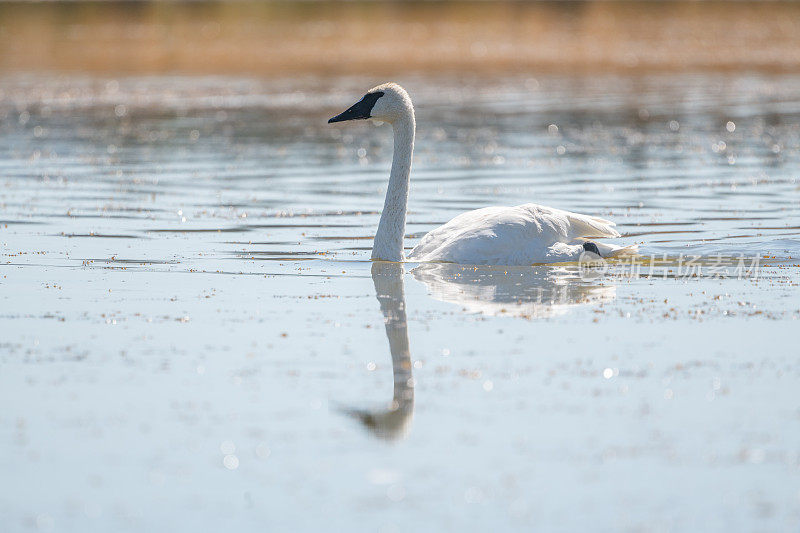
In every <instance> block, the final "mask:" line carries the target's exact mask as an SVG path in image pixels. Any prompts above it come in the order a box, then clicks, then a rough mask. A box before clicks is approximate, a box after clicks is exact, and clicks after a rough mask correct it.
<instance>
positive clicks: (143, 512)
mask: <svg viewBox="0 0 800 533" xmlns="http://www.w3.org/2000/svg"><path fill="white" fill-rule="evenodd" d="M382 81H385V80H382V79H364V78H362V77H341V78H316V77H292V78H279V79H261V78H247V77H222V76H220V77H214V76H207V77H204V76H186V77H182V76H150V77H135V76H130V77H121V78H114V77H82V76H78V75H64V76H56V75H22V74H19V75H6V76H4V77H3V78H0V152H1V153H0V364H1V365H2V372H0V401H2V405H3V406H4V408H3V409H2V411H0V443H2V449H3V450H4V452H5V453H3V454H2V455H0V472H2V478H3V480H4V481H3V484H2V488H0V516H1V517H3V519H2V522H3V524H4V526H3V530H4V531H25V530H29V529H41V530H52V531H89V530H96V531H100V530H103V531H156V530H160V531H175V530H184V531H188V530H219V529H221V528H223V527H225V528H235V529H236V530H239V531H256V530H258V531H263V530H268V531H297V530H305V531H320V530H345V529H357V530H375V531H405V530H413V529H416V530H419V529H422V530H426V529H445V530H462V529H470V530H478V529H480V530H489V529H492V530H509V529H531V528H537V529H541V530H543V531H580V530H583V531H587V530H592V531H612V530H614V531H618V530H623V531H671V530H692V529H702V530H703V531H730V530H741V531H777V530H790V529H794V528H796V527H797V524H798V521H799V520H800V486H798V473H799V472H798V469H799V468H800V450H798V446H797V443H798V439H800V426H799V424H798V423H799V422H800V401H799V400H798V395H797V390H798V386H800V359H798V355H800V348H798V342H797V332H798V320H799V319H800V298H798V283H800V269H799V268H798V263H799V262H800V259H798V257H800V181H799V180H800V97H799V96H798V95H799V94H800V76H797V75H788V74H774V75H767V74H763V75H762V74H751V75H747V74H737V75H733V74H675V73H670V74H652V75H637V76H624V75H591V76H589V75H585V76H581V75H555V74H550V75H542V76H532V75H522V74H484V75H481V76H466V75H464V76H454V75H446V74H441V75H436V76H431V75H425V76H423V75H409V76H407V77H404V78H403V79H397V80H396V81H398V82H401V83H402V84H403V85H404V86H405V87H406V88H407V89H408V90H409V92H410V93H411V95H412V97H413V98H414V99H415V104H416V108H417V120H418V132H417V151H416V155H415V160H414V169H413V172H412V188H411V197H410V204H409V209H410V211H409V222H408V228H407V231H408V233H409V235H408V239H407V241H406V246H407V247H409V248H410V247H411V246H413V244H414V243H415V242H416V240H417V239H418V238H419V237H421V235H423V234H424V233H425V232H426V231H428V230H430V229H432V228H433V227H435V226H436V225H439V224H442V223H444V222H446V221H447V220H449V219H450V218H452V217H453V216H455V215H456V214H458V213H460V212H462V211H464V210H469V209H474V208H478V207H482V206H486V205H513V204H517V203H523V202H528V201H532V202H537V203H541V204H545V205H550V206H554V207H559V208H564V209H569V210H574V211H579V212H584V213H590V214H596V215H600V216H603V217H606V218H611V219H613V220H615V221H616V222H617V224H618V227H619V229H620V232H621V233H622V234H623V237H622V238H621V239H618V240H617V242H618V243H622V244H633V243H639V244H640V251H641V253H642V257H641V258H640V260H641V264H640V265H639V266H638V267H637V266H636V265H630V264H623V263H615V264H612V265H610V266H609V267H608V268H607V269H598V270H592V271H586V270H582V269H580V268H579V267H578V266H577V265H549V266H542V265H539V266H531V267H529V268H513V269H507V268H497V267H494V268H487V267H478V268H474V267H461V266H454V265H416V264H405V265H398V264H385V263H384V264H381V263H376V264H372V263H371V262H370V261H369V252H370V248H371V244H372V241H371V239H372V237H373V235H374V231H375V228H376V226H377V221H378V217H379V212H380V209H381V207H382V205H383V193H384V192H385V186H386V181H387V176H388V167H389V163H390V160H391V149H392V145H391V131H390V129H389V128H387V127H386V126H383V127H376V126H373V125H370V124H367V123H357V124H356V123H351V124H344V125H328V124H326V120H327V118H328V117H330V116H332V115H334V114H336V113H338V112H340V111H342V110H343V109H345V108H346V107H348V106H349V105H350V104H352V103H353V102H355V101H356V100H358V99H359V98H360V97H361V95H362V94H363V93H364V91H365V90H366V89H368V88H370V87H371V86H372V85H375V84H377V83H379V82H382ZM689 256H699V258H698V259H694V260H693V259H692V257H689ZM692 260H693V261H694V262H693V263H689V264H687V262H688V261H692ZM720 265H722V270H720ZM640 267H641V268H640ZM589 274H591V275H589ZM720 274H723V275H720Z"/></svg>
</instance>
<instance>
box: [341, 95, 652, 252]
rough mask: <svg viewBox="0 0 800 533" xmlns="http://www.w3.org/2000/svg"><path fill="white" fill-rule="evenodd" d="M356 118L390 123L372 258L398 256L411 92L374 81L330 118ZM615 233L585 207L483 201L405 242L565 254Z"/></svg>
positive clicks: (426, 247)
mask: <svg viewBox="0 0 800 533" xmlns="http://www.w3.org/2000/svg"><path fill="white" fill-rule="evenodd" d="M354 119H375V120H379V121H383V122H388V123H389V124H391V125H392V129H393V131H394V155H393V159H392V170H391V175H390V177H389V186H388V189H387V191H386V200H385V202H384V207H383V212H382V213H381V220H380V223H379V225H378V231H377V233H376V234H375V242H374V244H373V247H372V259H373V260H380V261H403V260H404V259H405V258H404V255H403V237H404V235H405V225H406V209H407V204H408V180H409V176H410V173H411V156H412V153H413V150H414V133H415V128H416V122H415V118H414V107H413V105H412V104H411V98H410V97H409V96H408V93H407V92H406V91H405V90H404V89H403V88H402V87H400V86H399V85H397V84H395V83H386V84H383V85H379V86H377V87H375V88H373V89H371V90H370V91H369V92H368V93H367V94H366V95H365V96H364V98H362V99H361V100H360V101H359V102H357V103H356V104H355V105H353V106H352V107H350V108H349V109H348V110H347V111H345V112H344V113H341V114H340V115H337V116H336V117H333V118H332V119H330V121H329V122H339V121H343V120H354ZM619 236H620V234H619V232H617V231H616V230H615V229H614V223H613V222H611V221H609V220H605V219H603V218H599V217H594V216H590V215H581V214H578V213H571V212H569V211H562V210H561V209H554V208H552V207H545V206H542V205H537V204H524V205H518V206H515V207H485V208H483V209H476V210H475V211H469V212H466V213H463V214H461V215H458V216H457V217H455V218H454V219H452V220H451V221H450V222H448V223H446V224H444V225H443V226H440V227H438V228H436V229H435V230H433V231H431V232H430V233H428V234H427V235H425V236H424V237H423V238H422V240H421V241H420V242H419V244H417V246H415V247H414V249H413V250H411V253H410V254H409V256H408V259H409V260H410V261H418V262H449V263H460V264H471V265H531V264H534V263H557V262H568V261H577V260H578V259H580V257H581V254H583V253H584V252H585V251H586V249H585V248H584V244H585V243H586V242H587V241H588V240H589V239H597V238H606V237H619ZM592 245H594V246H592ZM592 245H587V246H589V247H590V248H592V249H595V246H596V250H597V251H599V252H600V255H601V256H602V257H608V256H614V255H620V254H629V253H635V252H636V245H633V246H626V247H620V246H616V245H613V244H604V243H596V242H594V241H592Z"/></svg>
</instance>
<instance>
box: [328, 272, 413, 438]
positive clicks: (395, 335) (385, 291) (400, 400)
mask: <svg viewBox="0 0 800 533" xmlns="http://www.w3.org/2000/svg"><path fill="white" fill-rule="evenodd" d="M404 273H405V271H404V270H403V265H402V263H385V262H375V263H373V264H372V282H373V283H374V284H375V294H376V296H377V297H378V302H379V303H380V306H381V313H383V321H384V324H385V325H386V336H387V337H388V338H389V352H390V353H391V354H392V374H393V375H394V391H393V393H392V401H391V403H390V404H389V406H388V407H386V408H383V409H374V410H366V409H346V410H345V411H344V412H345V413H346V414H348V415H350V416H352V417H353V418H356V419H357V420H359V421H360V422H361V423H362V424H363V425H364V426H365V427H366V428H367V429H369V430H370V431H371V432H372V433H373V434H374V435H375V436H376V437H378V438H381V439H384V440H394V439H398V438H401V437H404V436H405V435H406V434H407V433H408V429H409V426H410V423H411V419H412V418H413V414H414V381H413V378H412V376H411V353H410V352H409V349H408V321H407V319H406V298H405V291H404V290H403V275H404Z"/></svg>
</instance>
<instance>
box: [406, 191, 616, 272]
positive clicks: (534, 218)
mask: <svg viewBox="0 0 800 533" xmlns="http://www.w3.org/2000/svg"><path fill="white" fill-rule="evenodd" d="M602 237H619V233H618V232H617V230H615V229H614V223H613V222H611V221H609V220H605V219H602V218H598V217H593V216H589V215H580V214H577V213H570V212H569V211H562V210H560V209H553V208H552V207H545V206H543V205H537V204H524V205H518V206H516V207H484V208H483V209H476V210H475V211H468V212H466V213H462V214H461V215H458V216H457V217H455V218H454V219H452V220H451V221H450V222H448V223H447V224H445V225H443V226H440V227H438V228H436V229H435V230H433V231H431V232H430V233H428V234H427V235H425V236H424V237H423V238H422V240H421V241H420V242H419V244H417V246H415V247H414V249H413V250H411V253H410V254H409V256H408V258H409V260H412V261H445V262H449V263H461V264H471V265H530V264H533V263H555V262H564V261H577V260H578V259H579V258H580V256H581V254H582V253H583V252H584V248H583V243H584V242H585V241H586V240H588V239H590V238H592V239H595V238H602ZM597 247H598V249H599V250H600V255H602V256H608V255H611V254H614V253H616V252H618V251H620V250H623V249H625V250H627V248H621V247H619V246H614V245H610V244H600V243H598V244H597Z"/></svg>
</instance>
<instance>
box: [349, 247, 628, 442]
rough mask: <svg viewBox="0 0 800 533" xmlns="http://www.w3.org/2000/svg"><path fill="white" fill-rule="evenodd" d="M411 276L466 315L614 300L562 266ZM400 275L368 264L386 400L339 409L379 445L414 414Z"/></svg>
mask: <svg viewBox="0 0 800 533" xmlns="http://www.w3.org/2000/svg"><path fill="white" fill-rule="evenodd" d="M411 272H412V274H413V275H414V277H415V278H416V279H417V280H418V281H421V282H422V283H423V284H425V286H426V287H427V288H428V292H429V293H430V294H431V296H433V298H435V299H437V300H440V301H443V302H448V303H454V304H458V305H460V306H462V307H463V308H464V309H465V310H467V311H468V312H479V313H483V314H486V315H492V316H493V315H498V316H523V317H529V318H545V317H552V316H558V315H563V314H565V313H568V312H569V311H570V310H572V309H574V308H576V307H579V306H583V305H589V304H596V303H601V302H607V301H611V300H613V299H614V297H615V295H616V287H614V286H613V285H603V284H601V283H599V282H598V281H588V280H584V279H582V278H581V275H580V271H579V270H578V269H577V268H575V267H568V266H552V265H548V266H533V267H513V268H512V267H492V266H479V267H473V266H465V265H457V264H449V263H429V264H423V265H420V266H418V267H416V268H414V269H413V270H412V271H411ZM404 274H405V271H404V269H403V264H402V263H389V262H381V261H377V262H374V263H373V264H372V281H373V283H374V285H375V294H376V296H377V298H378V302H379V303H380V308H381V313H382V314H383V319H384V323H385V326H386V336H387V338H388V339H389V352H390V353H391V355H392V373H393V376H394V390H393V393H392V401H391V403H390V404H389V405H388V406H387V407H385V408H381V409H356V408H349V409H344V412H345V413H346V414H347V415H349V416H352V417H353V418H355V419H356V420H358V421H359V422H361V423H362V424H363V425H364V427H366V428H367V429H368V430H369V431H370V432H371V433H372V434H374V435H375V436H376V437H378V438H380V439H384V440H395V439H399V438H402V437H405V436H406V435H407V434H408V431H409V428H410V425H411V420H412V418H413V415H414V381H413V378H412V375H411V352H410V351H409V344H408V321H407V318H406V301H405V291H404V287H403V283H404V282H403V276H404Z"/></svg>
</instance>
